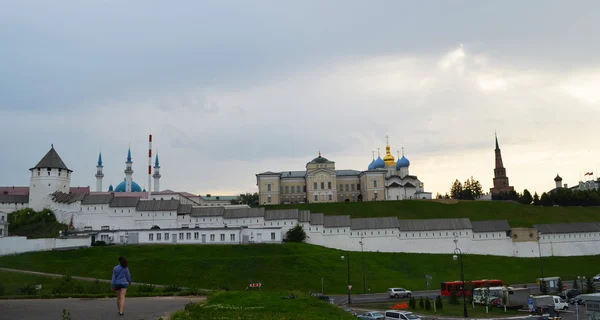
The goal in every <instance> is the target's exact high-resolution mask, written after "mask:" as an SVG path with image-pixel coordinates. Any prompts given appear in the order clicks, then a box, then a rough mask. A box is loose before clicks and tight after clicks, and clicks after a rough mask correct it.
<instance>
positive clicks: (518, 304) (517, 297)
mask: <svg viewBox="0 0 600 320" xmlns="http://www.w3.org/2000/svg"><path fill="white" fill-rule="evenodd" d="M529 297H531V290H530V289H529V288H512V287H508V288H505V290H502V292H501V293H500V295H499V296H498V297H497V298H495V299H494V300H492V305H493V306H497V307H499V308H505V309H519V308H523V307H527V305H528V301H529Z"/></svg>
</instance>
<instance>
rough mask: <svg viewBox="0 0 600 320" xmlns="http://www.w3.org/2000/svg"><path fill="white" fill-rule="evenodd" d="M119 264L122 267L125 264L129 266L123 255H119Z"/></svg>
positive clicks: (124, 266) (125, 266)
mask: <svg viewBox="0 0 600 320" xmlns="http://www.w3.org/2000/svg"><path fill="white" fill-rule="evenodd" d="M119 264H120V265H121V267H123V268H127V266H129V263H127V259H125V257H123V256H120V257H119Z"/></svg>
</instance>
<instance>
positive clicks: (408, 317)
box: [385, 310, 421, 320]
mask: <svg viewBox="0 0 600 320" xmlns="http://www.w3.org/2000/svg"><path fill="white" fill-rule="evenodd" d="M396 319H400V320H421V318H419V317H417V316H416V315H415V314H414V313H412V312H410V311H400V310H388V311H386V312H385V320H396Z"/></svg>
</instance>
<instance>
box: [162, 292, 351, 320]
mask: <svg viewBox="0 0 600 320" xmlns="http://www.w3.org/2000/svg"><path fill="white" fill-rule="evenodd" d="M293 294H294V295H295V296H296V298H295V299H283V298H282V297H284V296H289V295H290V293H288V292H283V293H266V292H258V291H253V292H220V293H218V294H215V295H212V296H209V297H208V301H207V302H206V303H201V304H196V305H190V306H189V307H186V310H185V311H180V312H177V313H175V314H173V316H172V317H171V319H172V320H192V319H203V320H213V319H214V320H216V319H255V320H290V319H294V320H321V319H323V320H325V319H340V320H343V319H348V320H351V319H356V317H353V316H352V315H350V314H349V313H347V312H345V311H342V310H341V309H340V308H337V307H336V306H334V305H331V304H328V303H326V302H323V301H321V300H319V299H317V298H314V297H310V296H307V295H305V294H301V293H297V292H293Z"/></svg>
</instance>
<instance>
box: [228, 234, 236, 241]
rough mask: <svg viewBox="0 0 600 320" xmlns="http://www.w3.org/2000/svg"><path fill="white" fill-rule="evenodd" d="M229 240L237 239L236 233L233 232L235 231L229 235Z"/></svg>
mask: <svg viewBox="0 0 600 320" xmlns="http://www.w3.org/2000/svg"><path fill="white" fill-rule="evenodd" d="M229 240H231V241H235V234H233V233H232V234H230V235H229Z"/></svg>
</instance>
